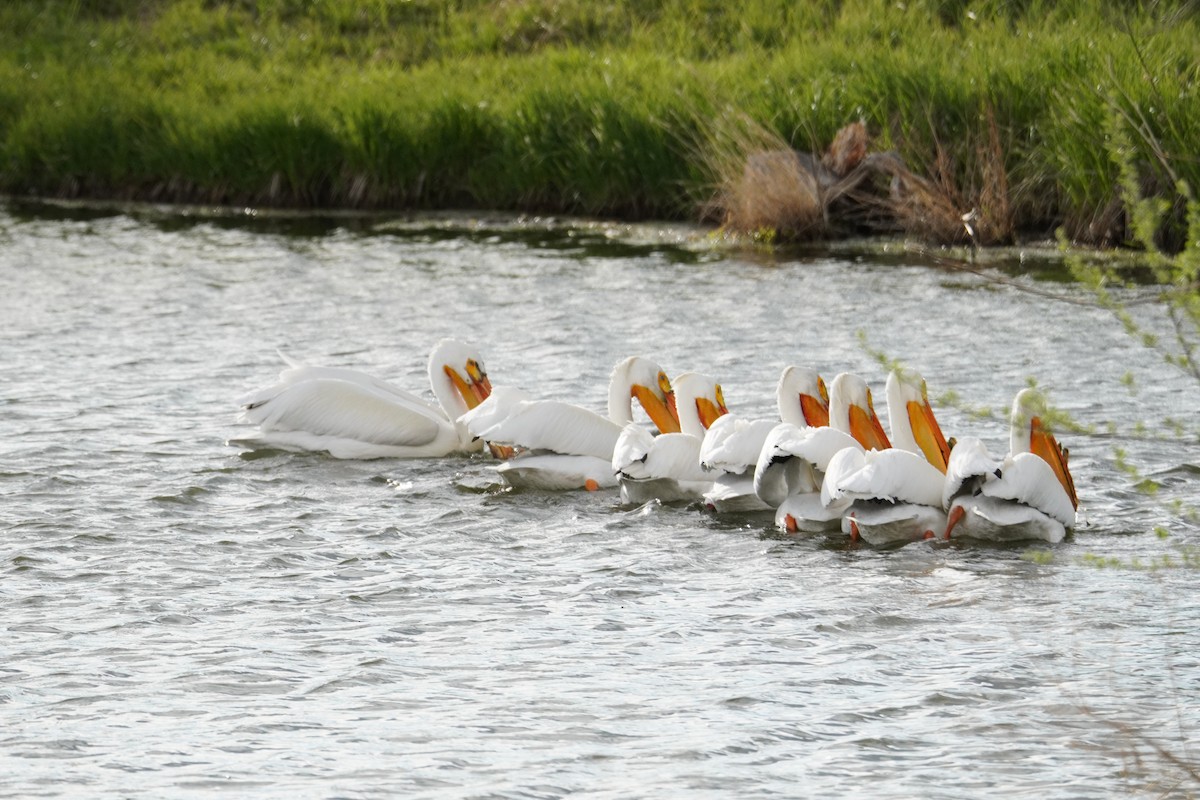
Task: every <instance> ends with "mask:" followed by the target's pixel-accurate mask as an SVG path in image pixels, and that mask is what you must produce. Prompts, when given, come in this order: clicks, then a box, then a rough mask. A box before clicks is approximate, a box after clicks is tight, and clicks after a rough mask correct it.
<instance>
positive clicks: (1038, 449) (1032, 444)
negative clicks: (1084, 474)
mask: <svg viewBox="0 0 1200 800" xmlns="http://www.w3.org/2000/svg"><path fill="white" fill-rule="evenodd" d="M1029 451H1030V452H1031V453H1034V454H1035V455H1038V456H1040V457H1041V458H1042V460H1043V461H1045V462H1046V463H1047V464H1049V465H1050V468H1051V469H1052V470H1054V474H1055V475H1056V476H1057V477H1058V482H1059V483H1061V484H1062V486H1063V489H1065V490H1066V492H1067V496H1068V497H1070V498H1071V506H1072V507H1073V508H1075V509H1078V508H1079V498H1077V497H1076V496H1075V481H1074V480H1072V479H1071V470H1070V468H1069V467H1068V466H1067V450H1066V448H1065V447H1063V446H1062V445H1060V444H1059V443H1058V440H1057V439H1055V438H1054V434H1052V433H1050V431H1048V430H1046V428H1045V427H1043V426H1042V420H1041V419H1040V418H1039V417H1034V418H1033V419H1032V420H1030V422H1029Z"/></svg>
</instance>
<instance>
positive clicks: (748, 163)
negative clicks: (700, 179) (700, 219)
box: [701, 111, 825, 239]
mask: <svg viewBox="0 0 1200 800" xmlns="http://www.w3.org/2000/svg"><path fill="white" fill-rule="evenodd" d="M702 147H703V152H702V153H701V157H702V163H703V164H704V166H705V169H706V171H707V172H708V174H709V177H710V180H711V185H712V187H713V197H712V199H711V200H710V201H709V203H708V207H707V210H708V212H709V216H711V217H713V218H715V219H717V220H719V221H720V224H721V226H722V228H723V229H724V230H726V231H731V232H734V233H745V234H759V233H762V232H764V231H769V232H771V233H773V234H775V235H778V236H781V237H783V238H795V239H801V238H816V237H819V236H821V235H823V234H824V232H825V206H824V203H823V201H822V197H821V190H820V186H819V185H818V183H817V181H816V179H815V178H814V176H813V173H812V171H811V169H809V167H808V165H806V164H805V159H804V158H803V157H802V154H800V153H797V152H796V151H795V150H793V149H792V148H791V147H790V146H789V145H788V143H787V142H786V141H785V140H784V139H783V137H782V136H780V135H779V134H777V133H775V132H774V131H771V130H769V129H767V128H766V127H764V126H763V125H761V124H759V123H758V122H756V121H754V120H753V119H751V118H750V117H749V116H747V115H746V114H743V113H740V112H732V111H731V112H728V113H726V114H724V115H723V116H721V117H720V118H718V119H717V121H716V124H715V125H713V126H712V127H711V128H710V129H709V130H708V131H707V137H706V139H705V141H704V142H703V145H702Z"/></svg>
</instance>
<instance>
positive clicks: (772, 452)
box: [754, 368, 886, 533]
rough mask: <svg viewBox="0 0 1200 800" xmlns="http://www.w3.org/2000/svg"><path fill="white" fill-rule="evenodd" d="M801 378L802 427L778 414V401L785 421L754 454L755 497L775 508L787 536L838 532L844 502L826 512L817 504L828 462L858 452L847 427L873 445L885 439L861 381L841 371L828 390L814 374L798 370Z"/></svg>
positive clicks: (857, 440)
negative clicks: (845, 451) (846, 452)
mask: <svg viewBox="0 0 1200 800" xmlns="http://www.w3.org/2000/svg"><path fill="white" fill-rule="evenodd" d="M797 369H799V368H797ZM802 375H803V376H804V377H803V385H804V386H806V387H807V390H806V391H805V392H803V393H802V395H801V403H800V406H801V410H802V414H801V417H800V419H801V423H800V424H797V423H796V422H793V421H789V420H788V417H787V415H784V414H783V411H784V409H785V406H784V405H783V402H782V400H783V398H782V397H781V398H780V400H781V405H780V412H781V416H783V417H784V422H781V423H780V424H778V425H776V426H775V427H774V428H773V429H772V430H771V432H770V433H769V434H768V435H767V439H766V441H765V442H764V443H763V447H762V450H761V451H760V452H759V456H758V462H757V464H756V465H755V468H754V493H755V494H756V495H757V496H758V497H759V499H760V500H762V501H763V502H764V503H765V504H766V505H767V506H769V507H770V508H774V509H775V524H776V525H777V526H778V527H779V528H781V529H783V530H785V531H787V532H789V533H796V532H800V531H803V532H806V533H815V532H819V531H830V530H837V529H838V528H839V527H840V525H841V516H842V511H844V510H845V508H846V507H848V506H849V502H848V501H843V502H840V503H837V504H834V505H833V506H831V507H830V508H826V507H825V506H824V505H823V504H822V503H821V483H822V481H823V479H824V476H825V470H826V468H827V467H828V466H829V461H830V459H832V458H833V456H834V455H835V454H836V453H838V452H839V451H841V450H843V449H846V448H855V449H858V450H862V449H863V444H862V443H861V442H860V440H859V439H856V438H855V437H854V435H852V433H851V430H852V429H853V431H854V432H856V433H857V434H858V436H859V437H860V438H861V440H862V442H866V443H867V444H868V445H870V446H872V447H874V446H878V445H879V442H880V437H883V438H884V439H886V436H885V435H884V434H883V426H882V425H881V424H880V423H879V418H878V417H877V416H876V415H875V407H874V405H873V403H872V401H871V392H870V389H868V388H867V384H866V382H865V381H863V380H862V378H859V377H858V376H856V375H851V374H849V373H842V374H840V375H838V376H837V377H836V378H834V381H833V388H832V390H831V391H829V392H827V391H826V389H825V383H824V381H822V380H821V378H820V376H819V375H817V373H816V372H815V371H813V370H803V371H802ZM851 420H853V422H854V424H853V426H852V425H851Z"/></svg>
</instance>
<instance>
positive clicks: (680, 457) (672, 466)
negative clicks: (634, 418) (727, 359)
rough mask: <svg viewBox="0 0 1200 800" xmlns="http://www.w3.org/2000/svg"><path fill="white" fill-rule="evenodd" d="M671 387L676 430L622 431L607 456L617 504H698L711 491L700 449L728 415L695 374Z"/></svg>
mask: <svg viewBox="0 0 1200 800" xmlns="http://www.w3.org/2000/svg"><path fill="white" fill-rule="evenodd" d="M673 385H674V388H675V400H676V406H677V408H678V410H679V424H680V428H681V429H682V430H681V431H680V432H678V433H664V434H660V435H659V436H651V434H650V433H649V431H646V430H644V429H642V428H640V427H639V426H637V425H626V426H625V428H624V430H623V431H622V432H621V436H620V438H619V439H618V442H617V446H616V447H615V448H614V450H613V456H612V469H613V472H614V473H615V474H616V475H617V476H618V482H619V484H620V486H621V500H622V502H625V503H646V502H649V501H651V500H658V501H660V502H664V503H668V502H680V501H689V500H699V499H700V498H701V497H702V496H703V493H704V491H705V490H707V489H708V488H709V487H711V486H712V476H711V475H709V474H708V472H707V471H706V470H705V469H704V468H703V467H702V466H701V463H700V447H701V441H702V437H703V436H704V434H705V431H706V430H707V429H708V427H709V426H712V425H715V424H718V423H719V422H720V420H722V419H725V417H726V414H727V413H728V412H727V409H726V408H725V399H724V394H723V392H722V390H721V386H720V384H718V383H717V382H716V381H715V380H713V379H712V378H711V377H709V376H707V375H702V374H700V373H696V372H685V373H683V374H682V375H680V376H678V377H677V378H676V379H675V381H674V384H673Z"/></svg>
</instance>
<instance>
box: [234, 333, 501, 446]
mask: <svg viewBox="0 0 1200 800" xmlns="http://www.w3.org/2000/svg"><path fill="white" fill-rule="evenodd" d="M284 360H285V361H287V363H288V368H287V369H285V370H284V371H283V372H281V373H280V374H279V380H278V381H277V382H276V383H274V384H272V385H270V386H267V387H265V388H262V389H258V390H256V391H253V392H250V393H249V394H247V395H245V396H244V397H242V398H241V400H240V401H239V402H240V404H241V405H242V406H243V411H242V414H241V417H240V419H242V420H244V421H246V422H250V423H253V424H255V425H257V426H258V428H259V430H258V432H256V433H255V434H252V435H250V436H246V437H242V438H238V439H233V440H231V444H242V445H247V446H250V447H274V448H279V449H281V450H291V451H313V452H328V453H329V454H330V455H332V456H333V457H335V458H421V457H434V456H444V455H448V454H450V453H453V452H456V451H469V450H478V449H479V447H480V445H479V443H472V441H471V438H470V436H469V435H468V434H467V432H466V430H465V428H462V427H460V426H459V425H457V424H456V423H455V422H454V420H455V419H456V418H457V417H458V416H459V415H460V414H463V413H465V412H466V411H467V410H468V409H470V408H474V407H475V406H477V405H479V403H480V402H481V401H483V400H484V399H486V398H487V396H488V394H489V393H490V392H491V383H490V381H489V380H488V377H487V372H486V371H485V370H484V367H483V360H482V359H481V358H480V356H479V354H478V352H477V351H476V350H475V349H474V348H472V347H469V346H467V345H465V344H463V343H461V342H457V341H454V340H452V339H443V340H442V341H440V342H438V343H437V345H436V346H435V347H434V349H433V352H432V353H431V354H430V356H429V364H428V373H429V384H430V386H431V387H432V389H433V394H434V396H435V397H436V398H437V400H438V403H439V404H440V406H441V407H440V408H439V407H437V406H434V405H432V404H430V403H428V402H426V401H425V400H422V399H421V398H420V397H418V396H416V395H414V394H412V393H410V392H406V391H404V390H403V389H400V388H397V387H395V386H393V385H391V384H389V383H386V382H385V381H382V380H379V379H378V378H374V377H372V376H370V375H367V374H366V373H363V372H359V371H357V370H353V369H343V368H338V367H312V366H305V365H303V364H298V363H295V362H292V361H290V360H288V359H287V358H286V357H285V359H284Z"/></svg>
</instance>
